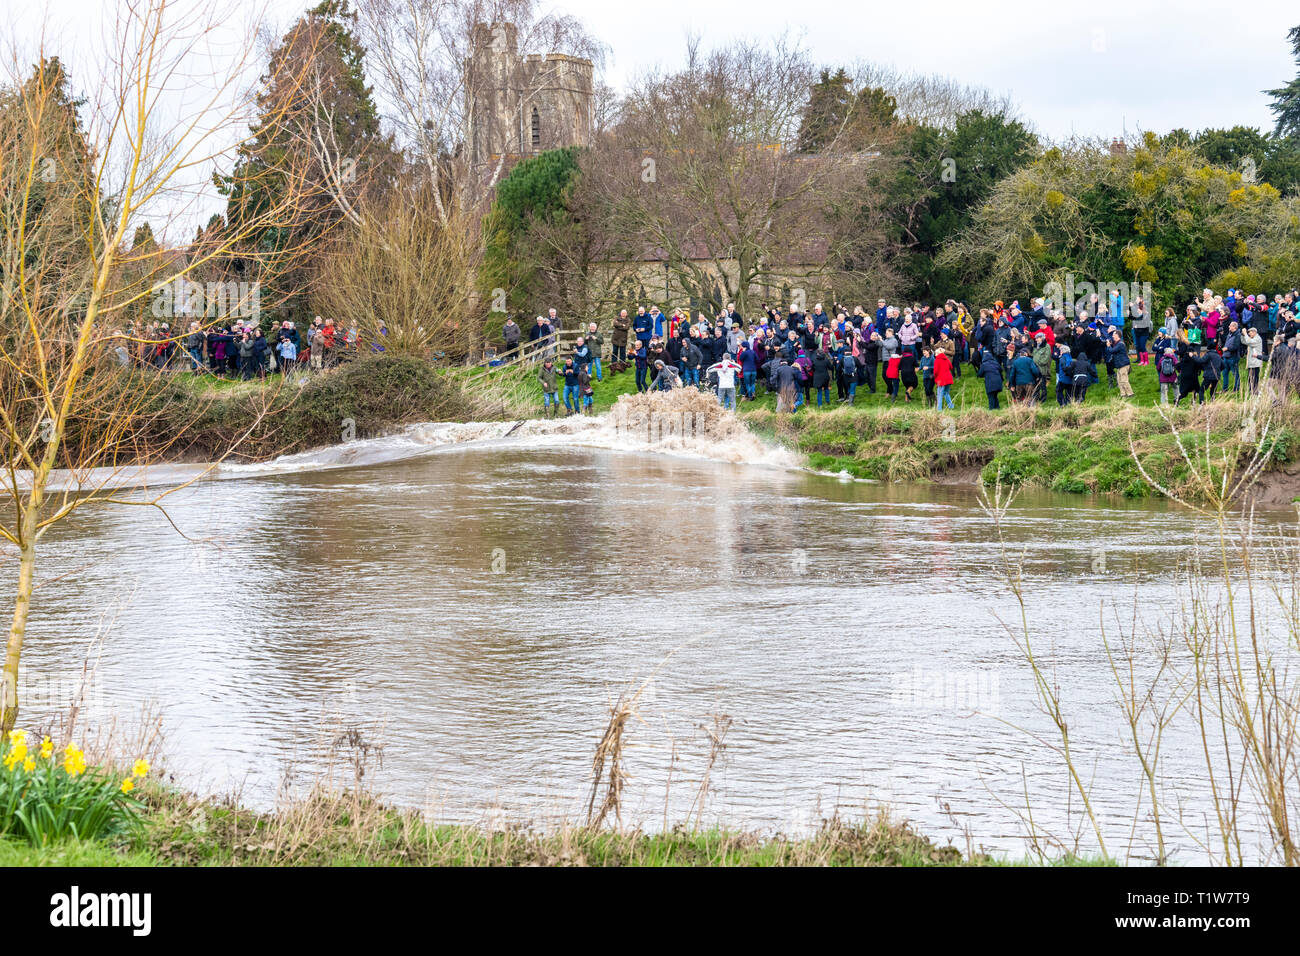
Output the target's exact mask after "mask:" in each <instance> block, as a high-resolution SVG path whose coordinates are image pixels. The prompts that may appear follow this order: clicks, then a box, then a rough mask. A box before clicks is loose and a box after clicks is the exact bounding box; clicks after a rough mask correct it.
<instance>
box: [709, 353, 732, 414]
mask: <svg viewBox="0 0 1300 956" xmlns="http://www.w3.org/2000/svg"><path fill="white" fill-rule="evenodd" d="M739 371H740V366H739V365H737V364H736V362H735V361H733V360H732V358H731V353H730V352H728V353H727V354H725V355H724V356H722V361H721V362H718V363H716V364H714V365H710V366H709V372H717V373H718V401H719V402H721V403H722V407H723V408H735V406H736V374H737V373H738V372H739Z"/></svg>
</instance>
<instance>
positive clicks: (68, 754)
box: [63, 744, 81, 757]
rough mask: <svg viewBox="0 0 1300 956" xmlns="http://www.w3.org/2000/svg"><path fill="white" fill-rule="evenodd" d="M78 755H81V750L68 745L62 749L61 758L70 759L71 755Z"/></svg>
mask: <svg viewBox="0 0 1300 956" xmlns="http://www.w3.org/2000/svg"><path fill="white" fill-rule="evenodd" d="M79 753H81V748H80V747H78V746H77V745H76V744H68V745H67V746H66V747H64V748H63V756H65V757H71V756H72V755H73V754H79Z"/></svg>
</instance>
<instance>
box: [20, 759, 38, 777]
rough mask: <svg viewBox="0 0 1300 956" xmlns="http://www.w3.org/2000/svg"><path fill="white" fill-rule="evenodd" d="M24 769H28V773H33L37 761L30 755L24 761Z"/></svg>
mask: <svg viewBox="0 0 1300 956" xmlns="http://www.w3.org/2000/svg"><path fill="white" fill-rule="evenodd" d="M23 769H24V770H26V771H27V772H28V773H31V772H32V771H33V770H35V769H36V761H35V760H33V759H32V758H31V757H28V758H27V759H26V760H25V761H23Z"/></svg>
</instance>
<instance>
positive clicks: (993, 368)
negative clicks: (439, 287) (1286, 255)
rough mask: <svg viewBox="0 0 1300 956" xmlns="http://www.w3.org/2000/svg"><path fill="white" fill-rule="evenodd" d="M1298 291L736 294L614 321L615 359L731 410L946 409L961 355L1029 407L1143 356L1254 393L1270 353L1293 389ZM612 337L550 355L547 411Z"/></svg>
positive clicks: (1073, 397) (1177, 374)
mask: <svg viewBox="0 0 1300 956" xmlns="http://www.w3.org/2000/svg"><path fill="white" fill-rule="evenodd" d="M1298 302H1300V291H1297V290H1295V289H1292V290H1290V291H1288V292H1285V293H1278V294H1275V295H1273V296H1272V297H1271V298H1270V297H1268V296H1266V295H1263V294H1246V293H1245V292H1243V291H1242V290H1240V289H1229V290H1228V291H1227V293H1225V294H1223V295H1216V294H1215V293H1213V292H1212V291H1211V290H1209V289H1206V290H1204V291H1203V293H1202V295H1201V296H1200V297H1198V298H1197V299H1196V301H1195V302H1193V303H1190V304H1189V305H1188V306H1187V308H1186V310H1185V313H1184V314H1183V315H1182V316H1181V317H1179V315H1178V314H1177V313H1176V311H1175V310H1174V309H1172V308H1168V309H1165V314H1164V316H1163V318H1162V319H1161V321H1160V324H1159V326H1157V325H1156V323H1155V321H1154V320H1153V317H1152V315H1151V310H1150V309H1149V308H1148V306H1147V305H1146V303H1144V302H1143V301H1142V299H1141V298H1138V299H1136V300H1135V301H1133V302H1132V303H1129V304H1128V305H1127V306H1126V307H1124V308H1120V309H1114V308H1113V305H1114V303H1108V301H1107V300H1106V298H1104V297H1101V298H1099V297H1098V296H1096V295H1093V296H1091V298H1090V299H1086V300H1082V301H1080V302H1078V303H1072V304H1070V307H1069V312H1068V314H1067V312H1066V311H1064V310H1063V309H1061V308H1052V307H1051V306H1050V305H1049V304H1048V303H1046V302H1045V301H1044V300H1043V299H1034V300H1032V301H1030V302H1029V303H1028V306H1027V307H1026V308H1024V309H1022V308H1021V306H1020V303H1019V302H1018V301H1012V302H1011V303H1010V304H1009V305H1008V304H1005V303H1004V302H1002V301H998V302H994V303H993V304H992V305H991V306H989V307H987V308H981V309H978V310H977V311H973V310H971V309H969V308H968V307H967V306H966V305H965V303H962V302H958V301H956V300H952V299H949V300H948V301H947V302H945V303H944V304H943V305H941V306H927V305H919V304H918V305H914V306H910V307H900V306H897V305H891V304H889V303H888V302H887V301H886V300H885V299H880V300H878V301H877V303H876V308H875V311H874V312H868V311H867V310H866V309H864V308H862V307H861V306H855V307H853V308H852V309H850V308H848V307H847V306H843V305H839V304H835V305H833V306H832V307H831V308H830V309H829V310H826V309H823V307H822V305H821V304H820V303H818V304H816V305H814V306H813V308H812V310H811V311H809V312H804V311H803V310H802V309H800V308H798V307H796V306H795V305H791V306H790V307H789V308H788V309H787V310H782V309H779V308H771V307H769V306H768V305H767V303H763V306H762V311H761V313H760V314H759V315H758V316H757V317H755V318H753V319H748V320H747V319H745V318H744V317H743V316H741V315H740V314H739V313H737V311H736V309H735V305H734V303H728V304H727V306H726V308H725V309H723V310H722V311H721V312H719V313H718V314H717V315H716V316H715V317H714V318H712V319H710V318H708V317H707V316H705V315H704V314H699V315H698V316H697V317H696V318H694V319H692V318H691V315H690V312H689V311H685V310H681V309H676V310H674V311H673V312H672V314H670V315H668V314H665V313H663V312H661V311H660V310H659V308H658V306H650V307H648V308H647V307H644V306H640V307H637V309H636V312H635V314H634V315H632V316H629V315H628V311H627V310H626V309H624V310H622V311H620V312H619V314H618V316H617V317H616V318H615V319H614V320H613V323H612V326H611V328H610V330H609V332H608V341H609V346H610V350H609V360H610V361H611V362H612V363H614V367H615V368H619V369H621V368H623V367H624V363H626V364H629V365H631V366H633V367H634V368H635V372H636V388H637V390H638V391H647V390H651V389H671V388H678V387H682V386H686V387H699V388H706V389H711V390H713V391H715V392H716V393H717V396H718V401H719V402H720V403H721V404H722V405H723V406H725V407H734V406H735V404H736V403H737V401H738V400H739V401H755V400H757V399H758V398H759V397H760V395H761V394H762V393H763V392H771V393H775V394H776V395H777V408H778V410H779V411H790V412H793V411H796V410H797V409H799V408H801V407H803V406H804V405H809V406H811V405H813V403H814V402H815V404H816V407H818V408H825V407H831V406H832V404H833V400H832V398H831V389H832V388H833V389H834V390H835V400H834V401H835V402H838V403H844V404H848V405H853V404H854V403H855V402H856V399H857V396H858V394H859V391H860V390H862V389H865V390H866V391H868V392H870V393H872V394H875V393H876V392H877V390H878V389H883V391H884V393H885V395H886V396H887V397H888V399H889V400H890V401H891V402H897V401H899V400H900V399H901V401H903V402H913V401H916V402H924V403H926V404H929V405H933V406H934V407H937V408H939V409H940V410H942V409H945V408H949V409H950V408H953V407H954V403H953V400H952V394H951V392H952V388H953V386H954V384H955V383H956V382H957V381H958V380H959V379H960V378H961V375H962V369H963V367H969V369H970V371H971V372H972V374H974V375H976V376H977V377H978V378H979V379H980V380H981V384H982V386H983V390H984V393H985V395H986V397H987V399H988V407H989V408H990V409H996V408H999V407H1000V406H1001V401H1002V399H1004V398H1007V399H1009V400H1010V401H1011V402H1013V403H1025V404H1031V403H1036V402H1046V401H1049V400H1051V399H1052V398H1054V399H1055V401H1056V402H1057V404H1058V405H1062V406H1063V405H1067V404H1070V403H1072V402H1082V401H1084V400H1085V399H1086V397H1087V394H1088V390H1089V389H1090V388H1091V387H1093V386H1095V385H1098V384H1099V383H1100V382H1101V376H1102V375H1105V377H1106V382H1107V385H1108V387H1109V388H1111V389H1114V390H1115V391H1117V392H1118V394H1119V396H1120V397H1122V398H1131V397H1133V395H1134V391H1133V386H1132V382H1131V381H1130V374H1131V370H1132V368H1133V367H1134V366H1135V365H1137V366H1140V367H1151V366H1154V371H1155V375H1156V380H1157V381H1158V382H1159V385H1160V396H1161V402H1163V403H1166V404H1168V403H1170V402H1173V403H1174V404H1180V403H1182V402H1184V401H1189V402H1200V401H1205V400H1206V399H1207V398H1213V397H1214V396H1215V394H1216V392H1236V391H1239V390H1240V389H1241V388H1242V387H1243V385H1242V380H1243V378H1244V379H1245V387H1246V388H1248V389H1250V390H1254V389H1256V388H1258V387H1259V381H1260V373H1261V369H1263V368H1264V367H1265V364H1266V363H1267V365H1268V367H1269V370H1270V371H1269V375H1270V377H1271V378H1272V379H1273V380H1274V381H1277V382H1280V383H1282V385H1283V387H1290V386H1294V385H1295V384H1297V383H1300V347H1298V346H1297V341H1296V339H1297V333H1300V321H1298V320H1297V318H1296V313H1297V303H1298ZM512 326H513V329H512V328H511V327H512ZM559 327H560V321H559V318H558V316H557V315H556V311H555V310H554V309H551V310H550V314H549V317H548V316H538V317H537V320H536V323H535V325H534V326H533V328H532V329H531V330H530V331H529V333H528V339H529V341H538V340H541V341H544V342H545V341H553V340H554V339H555V334H556V332H557V330H558V329H559ZM507 332H508V337H507V345H508V346H509V345H510V344H511V340H510V338H509V335H513V340H512V341H513V343H514V344H515V345H517V344H519V342H520V341H522V339H523V333H522V330H520V329H519V327H518V326H517V325H515V324H514V323H513V322H511V323H508V325H507ZM605 340H606V335H605V334H604V333H601V332H600V331H599V329H598V326H597V325H596V324H595V323H591V324H590V325H589V326H588V332H587V333H586V334H584V335H583V336H582V337H580V338H578V339H577V340H576V343H575V346H574V348H573V350H572V354H570V355H567V356H565V357H564V359H563V362H562V364H561V365H560V366H559V367H558V368H557V367H556V365H555V362H556V361H558V360H559V359H558V355H557V356H555V357H554V358H551V359H550V360H549V361H548V362H546V363H545V364H544V365H543V367H542V369H541V371H540V372H539V373H538V378H539V380H540V382H541V385H542V392H543V408H544V409H545V410H546V411H547V413H548V414H556V413H558V409H559V407H560V399H559V394H560V393H559V386H560V383H561V382H562V383H563V390H564V408H565V410H566V413H569V414H573V413H576V412H579V411H589V410H590V408H591V400H592V393H593V389H592V385H591V383H592V381H593V380H595V381H600V380H601V372H602V369H601V365H600V359H601V353H602V349H603V346H604V343H605ZM1243 368H1244V370H1245V375H1244V376H1243V374H1242V369H1243ZM552 409H554V410H555V411H554V412H552Z"/></svg>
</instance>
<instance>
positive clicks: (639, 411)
mask: <svg viewBox="0 0 1300 956" xmlns="http://www.w3.org/2000/svg"><path fill="white" fill-rule="evenodd" d="M483 445H501V446H507V445H508V446H510V447H519V448H536V449H553V448H566V447H577V448H598V449H605V450H609V451H618V452H633V453H645V452H649V453H652V454H661V455H674V456H679V457H685V458H692V459H697V460H705V461H716V462H722V463H728V464H743V465H757V466H760V467H768V468H782V469H792V468H802V467H805V465H806V462H805V460H804V458H803V456H801V455H799V454H798V453H796V452H794V451H791V450H789V449H787V448H783V447H780V446H777V445H771V444H768V443H766V442H764V441H762V440H761V439H759V438H758V437H757V436H755V435H754V434H753V433H752V432H750V431H749V429H748V428H746V427H745V425H744V423H743V422H741V421H740V420H739V419H737V418H736V416H735V415H734V414H733V413H732V412H730V411H727V410H725V409H723V408H721V407H720V406H719V405H718V403H717V400H716V399H715V398H713V397H712V396H711V395H707V394H705V393H703V392H700V391H696V390H694V389H678V390H675V391H672V392H647V393H645V394H640V395H624V396H622V397H621V398H620V399H619V400H618V403H617V404H616V405H615V406H614V407H613V408H612V409H611V410H610V411H608V412H606V413H604V414H603V415H597V416H591V417H584V416H580V415H574V416H571V417H568V418H560V419H554V420H551V419H525V420H523V421H501V422H422V423H419V424H414V425H407V426H405V427H403V428H401V429H398V430H396V431H394V432H392V433H391V434H385V435H378V436H374V437H361V438H354V439H352V440H350V441H343V442H340V443H339V444H337V445H327V446H324V447H321V448H314V449H311V450H310V451H304V452H297V453H294V454H290V455H281V456H280V457H278V458H273V459H271V460H270V461H265V462H251V463H239V462H221V463H218V464H211V463H203V464H161V465H145V466H130V467H126V468H121V469H117V470H116V473H114V472H113V471H112V470H110V469H96V470H94V472H91V473H87V474H83V475H79V476H78V477H77V478H76V479H75V480H74V479H72V478H71V477H70V476H69V475H68V474H67V473H61V474H56V475H55V476H54V477H55V484H56V485H57V487H58V488H60V489H62V488H65V487H77V486H81V487H86V488H91V487H101V486H103V485H105V484H108V485H111V486H116V487H121V488H131V487H136V488H165V487H168V486H173V485H179V484H184V483H186V482H189V481H194V480H196V479H198V480H202V481H223V480H224V481H230V480H238V479H242V478H256V477H263V476H273V475H293V474H303V473H309V472H317V471H330V470H334V469H340V468H360V467H367V466H372V465H384V464H389V463H391V462H398V461H405V460H408V459H411V458H418V457H422V456H425V455H431V454H437V453H439V452H443V451H447V450H451V449H454V448H460V447H470V446H475V447H478V446H483Z"/></svg>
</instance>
